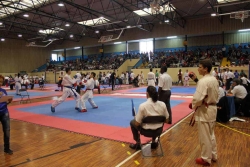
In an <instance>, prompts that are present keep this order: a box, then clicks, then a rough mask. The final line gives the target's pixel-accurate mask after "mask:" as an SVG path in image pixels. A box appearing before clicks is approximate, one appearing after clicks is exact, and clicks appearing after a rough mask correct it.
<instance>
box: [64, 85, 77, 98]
mask: <svg viewBox="0 0 250 167" xmlns="http://www.w3.org/2000/svg"><path fill="white" fill-rule="evenodd" d="M64 87H65V88H69V89H71V91H72V92H73V93H74V96H75V97H77V94H76V93H75V92H74V91H73V89H74V87H72V86H64Z"/></svg>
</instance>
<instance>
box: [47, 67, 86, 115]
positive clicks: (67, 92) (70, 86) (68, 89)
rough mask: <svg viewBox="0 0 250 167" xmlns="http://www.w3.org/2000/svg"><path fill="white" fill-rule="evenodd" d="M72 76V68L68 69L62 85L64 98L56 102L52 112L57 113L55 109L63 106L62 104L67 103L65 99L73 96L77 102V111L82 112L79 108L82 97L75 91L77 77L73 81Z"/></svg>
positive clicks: (52, 106) (53, 104)
mask: <svg viewBox="0 0 250 167" xmlns="http://www.w3.org/2000/svg"><path fill="white" fill-rule="evenodd" d="M70 74H71V69H70V68H66V75H65V76H64V77H63V81H62V85H63V87H64V88H63V94H62V96H61V97H60V98H59V99H57V100H55V101H54V102H53V103H52V105H51V112H53V113H54V112H55V107H56V106H58V105H59V104H61V103H62V102H64V101H65V99H66V98H67V97H69V96H73V97H74V99H75V100H76V107H75V109H76V110H77V111H80V109H79V107H80V102H81V97H80V95H79V94H78V93H77V92H76V90H75V89H74V84H75V83H76V81H77V80H76V78H77V76H76V75H75V76H74V79H72V78H71V77H70Z"/></svg>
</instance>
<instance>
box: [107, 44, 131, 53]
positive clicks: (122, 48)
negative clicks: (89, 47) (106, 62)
mask: <svg viewBox="0 0 250 167" xmlns="http://www.w3.org/2000/svg"><path fill="white" fill-rule="evenodd" d="M113 52H123V53H125V52H126V44H116V45H114V44H113V45H104V53H113Z"/></svg>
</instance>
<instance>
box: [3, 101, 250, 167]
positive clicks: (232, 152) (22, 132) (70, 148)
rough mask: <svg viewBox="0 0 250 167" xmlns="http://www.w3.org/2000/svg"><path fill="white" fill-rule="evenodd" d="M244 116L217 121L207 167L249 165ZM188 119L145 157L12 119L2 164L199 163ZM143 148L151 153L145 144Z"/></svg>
mask: <svg viewBox="0 0 250 167" xmlns="http://www.w3.org/2000/svg"><path fill="white" fill-rule="evenodd" d="M51 98H53V97H49V98H41V99H36V100H32V102H37V101H44V100H48V99H51ZM11 105H18V102H14V103H13V104H11ZM243 119H246V120H247V121H246V122H229V123H227V124H225V125H226V127H225V126H224V125H221V124H218V123H217V125H216V127H215V134H216V139H217V146H218V161H217V162H216V163H212V165H211V166H214V167H249V166H250V151H249V148H250V135H249V134H250V126H249V121H250V119H249V118H243ZM189 120H190V117H188V118H186V119H184V120H183V121H181V122H180V123H179V124H177V125H175V126H174V127H173V128H171V129H170V130H168V131H167V132H166V133H165V134H164V135H163V136H162V138H161V142H162V147H163V151H164V156H163V157H156V158H143V157H142V155H141V151H137V152H136V151H134V150H132V149H130V148H129V147H128V144H124V143H120V142H116V141H111V140H105V139H101V138H95V137H91V136H87V135H82V134H77V133H72V132H68V131H63V130H59V129H55V128H49V127H45V126H39V125H35V124H31V123H26V122H22V121H17V120H11V149H13V151H14V154H13V155H6V154H4V153H3V152H2V153H0V167H9V166H18V167H113V166H122V167H133V166H135V167H136V166H143V167H196V166H199V165H196V164H195V159H196V158H197V157H199V156H200V148H199V142H198V134H197V127H196V126H194V127H190V126H188V124H189ZM230 127H231V128H230ZM238 131H240V132H242V133H240V132H238ZM0 136H1V137H2V136H3V134H2V131H0ZM2 150H3V142H2V139H1V142H0V151H2ZM158 151H159V150H156V151H154V152H152V153H157V152H158ZM145 153H151V152H150V150H149V149H148V148H145Z"/></svg>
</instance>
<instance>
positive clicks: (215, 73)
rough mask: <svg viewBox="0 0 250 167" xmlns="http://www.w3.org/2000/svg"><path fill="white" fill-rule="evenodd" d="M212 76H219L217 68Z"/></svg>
mask: <svg viewBox="0 0 250 167" xmlns="http://www.w3.org/2000/svg"><path fill="white" fill-rule="evenodd" d="M212 76H214V77H215V78H216V77H217V76H218V71H217V68H216V67H215V68H214V71H213V72H212Z"/></svg>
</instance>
